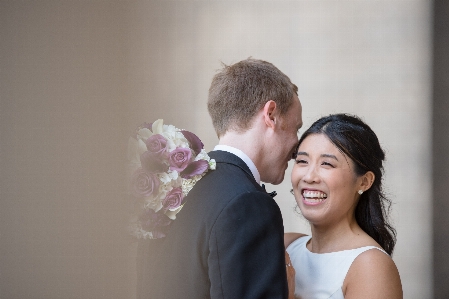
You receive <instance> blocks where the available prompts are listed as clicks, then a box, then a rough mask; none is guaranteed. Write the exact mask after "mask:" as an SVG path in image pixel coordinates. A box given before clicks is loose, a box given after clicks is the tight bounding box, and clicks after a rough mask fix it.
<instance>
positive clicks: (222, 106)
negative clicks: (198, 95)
mask: <svg viewBox="0 0 449 299" xmlns="http://www.w3.org/2000/svg"><path fill="white" fill-rule="evenodd" d="M297 91H298V88H297V87H296V85H294V84H293V83H292V82H291V81H290V79H289V78H288V77H287V76H286V75H285V74H284V73H282V72H281V71H280V70H279V69H278V68H276V67H275V66H274V65H273V64H271V63H269V62H266V61H262V60H256V59H251V58H250V59H246V60H243V61H240V62H238V63H235V64H233V65H229V66H227V65H224V67H223V69H222V70H220V71H219V72H218V73H217V74H216V75H215V76H214V78H213V79H212V84H211V87H210V89H209V99H208V109H209V114H210V115H211V118H212V122H213V125H214V128H215V131H216V132H217V135H218V137H219V138H220V141H221V140H222V139H224V140H226V142H227V143H228V144H227V145H231V146H234V147H238V148H239V149H241V150H243V151H244V152H245V153H246V154H247V155H248V156H249V157H250V158H251V159H252V161H253V162H254V164H255V165H256V167H257V169H258V170H259V173H260V176H261V180H262V181H264V182H267V183H273V184H279V183H280V182H282V180H283V179H284V174H285V170H286V169H287V166H288V161H289V160H290V158H291V154H292V152H293V149H294V148H295V147H296V145H297V142H298V136H297V132H298V129H299V128H300V127H301V125H302V115H301V114H302V107H301V103H300V102H299V99H298V96H297ZM229 137H230V138H229Z"/></svg>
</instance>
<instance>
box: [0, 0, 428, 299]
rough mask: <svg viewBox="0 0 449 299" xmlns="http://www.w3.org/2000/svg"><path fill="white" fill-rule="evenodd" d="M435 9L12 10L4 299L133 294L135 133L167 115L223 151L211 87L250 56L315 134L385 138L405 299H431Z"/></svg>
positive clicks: (222, 4) (5, 94)
mask: <svg viewBox="0 0 449 299" xmlns="http://www.w3.org/2000/svg"><path fill="white" fill-rule="evenodd" d="M430 10H431V7H430V2H428V1H424V0H422V1H344V0H341V1H316V0H315V1H285V2H284V1H251V2H249V1H248V2H246V1H240V2H234V1H215V2H206V1H203V2H198V1H176V2H175V1H83V2H80V1H56V0H55V1H24V2H17V1H3V2H1V4H0V14H1V24H2V26H1V29H0V33H1V40H2V43H1V58H0V59H1V65H0V67H1V69H0V76H1V80H0V84H1V88H0V90H1V91H0V96H1V97H0V99H1V106H0V113H1V131H0V132H1V137H2V140H3V141H2V142H1V143H0V145H1V152H0V154H1V156H0V163H1V164H0V165H1V185H0V187H1V189H0V196H1V203H0V204H1V209H0V213H1V217H0V219H1V220H0V221H1V222H2V224H1V226H0V232H1V235H0V240H1V242H0V250H1V251H0V260H1V268H2V270H1V271H2V272H1V275H2V279H1V280H0V281H1V282H0V297H2V298H3V296H2V295H3V294H6V295H8V296H6V297H5V298H60V297H63V298H72V297H73V298H100V297H107V298H129V297H132V296H133V290H132V284H133V279H134V278H133V275H132V272H133V266H132V263H130V261H132V259H133V256H132V255H133V251H132V249H133V246H128V243H126V242H127V241H128V240H127V239H126V238H123V237H121V236H122V235H121V234H122V231H121V229H122V227H123V226H124V220H125V218H126V217H125V215H126V213H123V212H122V211H124V210H126V200H125V195H124V194H123V193H122V192H123V191H122V190H123V188H122V187H123V185H124V180H123V175H122V166H123V158H124V152H125V147H126V139H127V137H126V136H127V135H128V134H130V133H131V132H132V130H133V129H134V127H135V126H136V125H138V124H140V123H141V122H143V121H152V120H155V119H157V118H164V120H165V121H166V122H169V123H171V124H174V125H176V126H177V127H180V128H185V129H189V130H192V131H193V132H195V133H197V134H198V135H199V136H200V137H201V139H202V140H203V142H204V143H205V146H206V149H208V150H210V149H212V148H213V146H214V145H215V144H216V143H217V138H216V136H215V134H214V131H213V129H212V127H211V121H210V119H209V116H208V114H207V109H206V98H207V90H208V87H209V83H210V80H211V78H212V76H213V74H214V73H215V70H216V69H218V68H219V67H220V61H223V62H224V63H233V62H237V61H239V60H241V59H244V58H246V57H249V56H253V57H255V58H261V59H265V60H268V61H270V62H273V63H274V64H275V65H276V66H278V67H279V68H280V69H281V70H283V71H284V72H285V73H286V74H287V75H289V76H290V78H291V79H292V81H293V82H295V83H296V84H297V85H298V87H299V97H300V99H301V101H302V103H303V108H304V121H305V127H307V126H309V125H310V124H311V123H312V122H313V121H314V120H315V119H316V118H318V117H320V116H322V115H326V114H329V113H334V112H348V113H354V114H358V115H360V116H362V117H363V118H364V119H365V120H366V121H367V122H368V123H369V124H370V125H371V126H372V128H373V129H374V130H375V131H376V132H377V133H378V136H379V138H380V140H381V143H382V145H383V146H384V148H385V149H386V151H387V165H386V177H385V187H386V191H387V193H388V194H389V195H390V197H391V198H392V200H393V202H394V205H393V207H392V217H393V223H394V226H395V227H396V228H397V231H398V243H397V247H396V250H395V254H394V260H395V261H396V263H397V265H398V267H399V271H400V274H401V277H402V281H403V285H404V291H405V298H420V299H422V298H432V291H431V283H432V269H431V247H430V244H431V241H432V240H431V239H430V235H431V227H430V219H431V218H430V217H431V205H430V203H431V199H430V192H431V190H430V183H431V181H430V157H429V154H428V153H429V152H430V146H431V145H430V142H431V140H430V138H429V133H430V23H431V20H430ZM289 173H290V169H289V170H287V174H289ZM23 182H26V183H25V184H24V183H23ZM268 189H269V190H272V189H276V191H277V192H278V194H279V195H278V196H277V197H276V198H277V199H278V202H279V205H280V206H281V209H282V212H283V216H284V219H285V227H286V230H288V231H302V232H308V231H309V228H308V225H307V223H306V222H305V221H304V220H303V219H301V217H300V216H297V215H296V214H295V213H294V211H293V207H294V205H295V203H294V199H293V197H292V196H291V195H290V193H289V192H288V190H289V189H290V182H289V175H287V176H286V180H285V182H284V183H283V184H281V185H279V186H276V187H274V186H269V187H268ZM130 249H131V250H130ZM417 269H419V270H417Z"/></svg>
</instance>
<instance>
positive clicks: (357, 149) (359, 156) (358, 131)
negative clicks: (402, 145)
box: [298, 114, 396, 255]
mask: <svg viewBox="0 0 449 299" xmlns="http://www.w3.org/2000/svg"><path fill="white" fill-rule="evenodd" d="M311 134H324V135H326V136H327V138H329V140H330V141H331V142H332V143H333V144H334V145H335V146H336V147H337V148H339V149H340V150H341V151H342V152H343V153H344V154H345V155H346V156H348V157H349V158H351V159H352V161H353V162H354V165H355V172H356V174H357V175H359V176H360V175H363V174H365V173H366V172H368V171H372V172H373V173H374V175H375V179H374V182H373V185H372V186H371V188H369V189H368V190H366V191H365V192H364V193H363V194H362V195H361V196H360V199H359V202H358V203H357V206H356V208H355V219H356V220H357V223H358V224H359V225H360V227H361V228H362V229H363V230H364V231H365V232H366V233H367V234H368V235H370V236H371V237H372V238H373V239H374V240H375V241H376V242H377V243H379V244H380V246H382V248H383V249H384V250H385V251H386V252H387V253H388V254H390V255H391V254H392V253H393V249H394V246H395V243H396V230H395V229H394V228H393V227H392V226H391V225H390V224H389V223H388V221H387V218H388V215H387V214H388V212H389V210H390V206H391V201H390V200H389V199H388V198H387V197H386V196H385V195H384V193H383V191H382V174H383V166H382V162H383V161H384V160H385V153H384V151H383V150H382V148H381V146H380V144H379V140H378V139H377V136H376V134H375V133H374V132H373V130H371V128H370V127H369V126H368V125H367V124H366V123H364V122H363V121H362V120H361V119H360V118H359V117H357V116H353V115H349V114H332V115H329V116H325V117H322V118H320V119H319V120H317V121H316V122H314V123H313V124H312V126H311V127H310V128H309V129H308V130H307V131H306V132H304V134H303V135H302V136H301V138H300V140H299V143H298V146H299V144H301V143H302V142H303V141H304V139H305V138H306V137H307V136H309V135H311Z"/></svg>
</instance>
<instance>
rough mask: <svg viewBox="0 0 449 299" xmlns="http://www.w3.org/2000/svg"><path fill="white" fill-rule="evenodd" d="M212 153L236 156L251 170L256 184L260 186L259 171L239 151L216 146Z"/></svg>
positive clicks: (226, 146) (228, 147) (233, 148)
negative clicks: (218, 152)
mask: <svg viewBox="0 0 449 299" xmlns="http://www.w3.org/2000/svg"><path fill="white" fill-rule="evenodd" d="M214 151H225V152H228V153H231V154H234V155H236V156H237V157H239V158H240V159H242V160H243V162H245V164H246V165H247V166H248V168H249V170H251V173H252V174H253V177H254V179H255V180H256V182H257V184H259V185H260V174H259V171H258V170H257V167H256V165H255V164H254V162H253V161H251V159H250V158H249V157H248V156H247V155H246V154H245V153H244V152H242V151H241V150H239V149H238V148H235V147H232V146H229V145H222V144H219V145H216V146H215V147H214Z"/></svg>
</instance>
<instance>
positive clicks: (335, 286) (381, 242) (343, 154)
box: [285, 114, 402, 299]
mask: <svg viewBox="0 0 449 299" xmlns="http://www.w3.org/2000/svg"><path fill="white" fill-rule="evenodd" d="M384 157H385V155H384V152H383V150H382V149H381V147H380V145H379V142H378V139H377V137H376V135H375V133H374V132H373V131H372V130H371V129H370V127H369V126H368V125H366V124H365V123H364V122H363V121H361V120H360V119H359V118H357V117H355V116H350V115H346V114H334V115H330V116H327V117H323V118H321V119H319V120H317V121H316V122H315V123H314V124H313V125H312V126H311V127H310V128H309V129H308V130H307V131H306V132H305V133H304V134H303V135H302V137H301V139H300V141H299V146H298V151H297V154H296V163H295V166H294V168H293V171H292V175H291V181H292V185H293V190H292V191H293V193H294V195H295V198H296V201H297V204H298V206H299V208H300V210H301V213H302V215H303V216H304V217H305V218H306V219H307V220H308V221H309V223H310V225H311V232H312V235H311V236H306V235H303V234H297V233H287V234H285V247H286V248H287V252H288V255H289V256H290V259H291V263H292V265H293V267H294V269H295V271H296V277H295V283H294V284H295V291H294V292H295V297H296V298H303V299H304V298H307V299H310V298H333V299H336V298H347V299H349V298H390V299H394V298H402V287H401V280H400V277H399V273H398V270H397V268H396V265H395V263H394V262H393V260H392V259H391V257H390V255H391V254H392V252H393V249H394V245H395V242H396V240H395V230H394V229H393V228H392V227H391V226H390V225H389V224H388V222H387V221H386V218H387V214H386V212H387V211H388V207H389V205H388V204H389V200H388V199H386V198H385V196H384V194H383V193H382V185H381V181H382V172H383V167H382V161H383V160H384Z"/></svg>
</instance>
